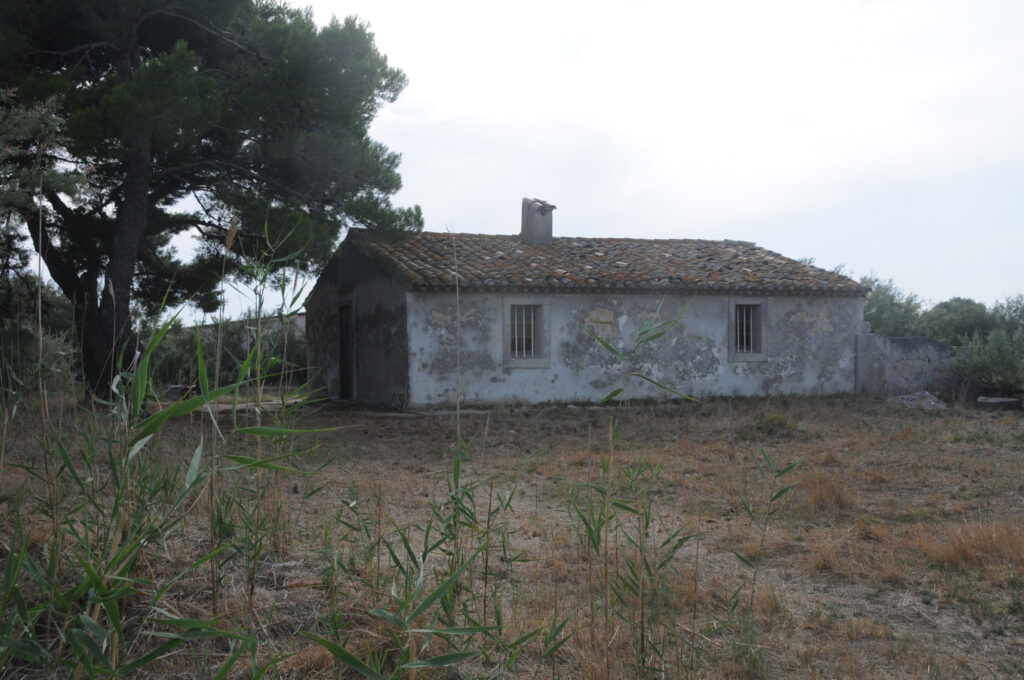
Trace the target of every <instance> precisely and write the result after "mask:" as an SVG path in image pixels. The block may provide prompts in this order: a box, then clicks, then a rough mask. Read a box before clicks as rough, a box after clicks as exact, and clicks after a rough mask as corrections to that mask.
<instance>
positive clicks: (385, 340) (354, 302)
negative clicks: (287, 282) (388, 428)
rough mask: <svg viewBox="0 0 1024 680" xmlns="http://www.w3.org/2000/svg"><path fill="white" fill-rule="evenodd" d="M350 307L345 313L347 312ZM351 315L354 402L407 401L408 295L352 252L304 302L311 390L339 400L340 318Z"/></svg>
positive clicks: (346, 253) (394, 403) (396, 403)
mask: <svg viewBox="0 0 1024 680" xmlns="http://www.w3.org/2000/svg"><path fill="white" fill-rule="evenodd" d="M346 306H347V307H346ZM342 310H346V311H348V312H349V317H348V324H347V325H348V328H349V330H350V338H351V343H350V344H349V345H348V355H349V356H348V360H349V362H350V371H351V373H350V375H351V381H352V383H351V390H350V391H351V397H352V398H353V399H355V400H357V401H360V402H364V403H370V404H386V405H388V406H394V407H398V406H402V405H404V404H405V403H406V402H407V401H408V380H407V369H408V338H407V337H406V319H405V316H406V309H405V290H404V289H403V288H402V287H400V286H398V285H397V284H396V283H395V282H394V280H393V279H392V278H391V277H390V276H388V275H387V274H386V273H385V272H383V271H381V270H380V268H379V267H377V266H376V265H375V264H373V263H372V262H369V261H367V260H366V259H365V258H362V257H358V256H355V255H354V253H353V252H352V251H351V250H348V251H344V250H343V252H342V254H341V256H340V257H337V258H335V259H334V260H333V261H332V262H331V264H330V266H329V267H328V268H327V270H326V271H325V272H324V274H323V275H322V276H321V277H320V280H319V281H318V282H317V285H316V287H315V288H314V289H313V291H312V293H311V294H310V296H309V298H308V299H307V301H306V311H307V320H306V327H307V333H308V342H307V347H308V348H309V349H308V355H309V366H310V378H311V387H312V389H314V390H316V391H318V392H319V393H320V394H323V395H325V396H329V397H331V398H333V399H338V398H340V397H341V396H342V395H344V393H345V390H343V389H342V386H341V380H342V377H343V375H344V372H343V371H342V370H341V361H340V353H341V352H342V351H343V349H344V348H345V345H344V343H342V342H341V338H340V335H341V332H342V329H343V328H345V324H343V323H341V320H340V317H339V313H340V312H341V311H342Z"/></svg>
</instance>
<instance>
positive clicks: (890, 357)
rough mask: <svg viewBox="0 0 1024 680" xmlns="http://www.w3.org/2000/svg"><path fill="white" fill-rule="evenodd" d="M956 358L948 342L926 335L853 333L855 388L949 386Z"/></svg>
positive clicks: (891, 390)
mask: <svg viewBox="0 0 1024 680" xmlns="http://www.w3.org/2000/svg"><path fill="white" fill-rule="evenodd" d="M955 363H956V359H955V357H954V355H953V348H952V347H951V346H950V345H949V343H948V342H943V341H941V340H930V339H928V338H890V337H888V336H885V335H875V334H874V333H862V334H860V335H858V336H857V391H858V392H860V393H862V394H906V393H908V392H919V391H921V390H932V391H942V390H944V389H946V388H948V387H949V386H950V381H951V379H952V375H953V368H954V365H955Z"/></svg>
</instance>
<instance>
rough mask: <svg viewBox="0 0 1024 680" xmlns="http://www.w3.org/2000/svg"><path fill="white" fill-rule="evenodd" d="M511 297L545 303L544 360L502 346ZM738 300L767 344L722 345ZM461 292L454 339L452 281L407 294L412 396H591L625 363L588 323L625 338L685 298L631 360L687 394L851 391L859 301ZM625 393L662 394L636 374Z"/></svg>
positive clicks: (436, 399) (617, 340)
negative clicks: (736, 352) (753, 314)
mask: <svg viewBox="0 0 1024 680" xmlns="http://www.w3.org/2000/svg"><path fill="white" fill-rule="evenodd" d="M509 300H513V301H514V302H515V303H516V304H540V305H542V306H543V307H544V312H543V314H542V317H541V321H540V323H541V326H542V333H541V338H540V340H539V342H540V344H541V345H542V346H541V352H542V355H543V358H544V362H542V363H544V365H543V366H540V367H537V366H532V367H528V368H526V367H523V368H520V367H517V366H516V364H515V362H514V361H510V360H509V359H508V358H507V357H506V356H505V354H506V338H507V335H506V329H505V327H504V325H505V324H504V321H503V314H504V309H505V307H506V305H507V304H509ZM737 302H739V303H743V304H760V305H761V309H762V324H763V343H764V344H763V352H762V353H761V354H760V355H759V356H758V357H757V359H756V360H749V359H750V357H740V358H739V360H737V358H736V357H730V352H729V350H728V347H729V340H730V327H729V319H730V316H731V314H732V309H733V307H732V305H733V304H735V303H737ZM459 304H460V305H461V310H460V311H461V343H460V342H458V338H459V327H460V324H458V323H457V319H458V318H459V316H460V315H459V314H457V313H456V298H455V294H454V293H450V294H438V293H427V294H424V293H408V294H407V301H406V309H407V312H408V339H409V345H410V351H409V364H408V365H409V392H408V405H410V406H424V405H432V404H438V403H451V402H454V401H455V398H456V394H460V396H461V398H462V399H463V400H464V401H467V402H480V403H487V402H548V401H563V402H571V401H597V400H600V399H601V398H603V397H604V396H605V395H606V394H608V393H609V392H610V391H611V390H613V389H615V388H617V387H619V386H621V385H622V380H623V376H624V372H625V370H626V367H625V366H624V365H623V362H622V361H621V360H619V359H617V358H616V357H615V356H613V355H612V354H611V353H609V352H608V351H607V350H605V349H604V348H603V347H601V345H600V344H599V343H598V342H596V341H595V340H594V339H593V338H591V337H590V336H589V335H588V334H587V332H586V330H585V328H590V329H591V330H593V331H594V332H595V333H597V334H598V335H600V336H601V337H602V338H603V339H604V340H606V341H607V342H609V343H611V344H612V345H613V346H615V347H618V348H620V349H625V350H629V349H630V348H631V347H632V346H633V343H634V342H635V340H636V338H637V334H638V332H639V329H640V327H641V326H642V324H643V323H644V322H646V321H651V320H656V319H669V318H672V317H674V316H675V315H676V314H678V313H679V312H680V311H682V310H683V308H684V307H686V306H687V305H689V306H688V307H687V308H686V312H685V314H684V316H683V319H682V320H681V321H680V323H679V324H678V325H677V326H676V327H675V328H674V329H673V330H672V331H670V332H668V333H667V334H666V335H665V336H663V337H661V338H659V339H658V340H656V341H654V342H653V343H650V344H647V345H645V346H644V347H643V348H642V350H641V351H640V352H639V353H638V355H637V358H638V361H637V366H636V367H635V370H637V371H638V372H641V373H644V374H646V375H649V376H650V377H651V378H653V379H655V380H658V381H659V382H662V383H664V384H666V385H670V386H672V387H674V388H675V389H677V390H680V391H682V392H684V393H686V394H690V395H693V396H708V395H760V394H828V393H836V392H852V391H853V390H854V388H855V377H856V336H857V333H858V332H859V331H860V329H861V324H862V319H863V306H864V301H863V298H859V297H743V298H739V297H730V296H700V297H696V298H693V299H690V298H681V297H675V296H664V297H660V296H658V297H654V296H647V295H536V296H519V295H516V296H502V295H498V294H482V293H471V294H463V295H462V296H461V299H460V300H459ZM460 345H461V352H459V351H458V350H457V348H458V347H459V346H460ZM457 356H458V362H457V360H456V359H457ZM743 359H748V360H743ZM457 366H458V370H457V369H456V367H457ZM457 380H458V381H460V383H459V384H458V385H457ZM457 387H458V390H457ZM625 396H627V397H629V398H642V397H654V398H665V397H668V396H671V395H667V394H666V393H664V392H663V391H661V390H659V389H658V388H657V387H655V386H654V385H651V384H650V383H647V382H645V381H642V380H638V379H633V380H632V381H631V382H630V383H629V387H628V389H627V392H626V395H625Z"/></svg>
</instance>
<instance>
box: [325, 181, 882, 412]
mask: <svg viewBox="0 0 1024 680" xmlns="http://www.w3.org/2000/svg"><path fill="white" fill-rule="evenodd" d="M553 209H554V206H551V205H550V204H547V203H545V202H543V201H538V200H536V199H524V201H523V218H522V228H521V231H520V234H519V235H516V236H498V235H483V234H441V233H428V232H424V233H421V234H419V235H417V236H415V237H413V238H411V239H408V240H406V241H403V242H401V243H389V242H383V241H374V240H371V239H369V238H367V235H366V234H365V233H364V232H360V231H358V230H352V231H350V232H349V234H348V236H347V237H346V239H345V241H344V242H343V243H342V245H341V246H340V247H339V249H338V252H337V254H336V255H335V257H334V258H333V259H332V261H331V262H330V264H329V265H328V267H327V268H326V269H325V271H324V273H323V275H322V276H321V278H320V280H319V281H318V283H317V285H316V286H315V287H314V289H313V291H312V292H311V294H310V297H309V299H308V300H307V304H306V311H307V333H308V347H309V364H310V370H311V376H312V378H313V381H314V387H315V388H318V389H319V390H321V391H322V392H323V393H325V394H326V395H328V396H330V397H331V398H334V399H341V400H353V401H358V402H362V403H369V404H384V405H388V406H392V407H421V406H432V405H442V404H451V403H454V402H455V401H456V400H460V401H462V402H465V403H502V402H521V403H545V402H580V401H583V402H592V401H599V400H601V399H602V398H603V397H604V396H605V395H607V394H608V393H609V392H611V391H612V390H614V389H617V388H619V387H622V386H623V384H625V385H626V389H625V392H624V394H623V396H624V397H627V398H665V397H671V396H672V395H671V394H670V393H667V392H665V391H664V390H662V389H660V388H659V387H658V386H656V385H654V384H652V383H650V382H648V381H645V380H642V379H639V378H635V377H634V378H632V379H629V380H626V376H627V374H628V373H629V372H635V373H641V374H643V375H645V376H647V377H649V378H651V379H653V380H656V381H658V382H659V383H662V384H664V385H667V386H670V387H672V388H673V389H675V390H677V391H679V392H682V393H685V394H688V395H692V396H697V397H699V396H711V395H743V396H746V395H775V394H831V393H838V392H853V391H855V389H856V378H857V336H858V334H860V333H861V332H862V331H863V330H864V328H863V326H864V323H863V310H864V296H865V294H866V293H867V289H866V288H864V287H863V286H861V285H860V284H858V283H857V282H855V281H853V280H851V279H849V278H847V277H845V276H842V275H839V274H836V273H834V272H829V271H825V270H822V269H819V268H817V267H813V266H811V265H808V264H805V263H802V262H798V261H796V260H791V259H788V258H785V257H782V256H780V255H778V254H776V253H773V252H771V251H768V250H766V249H764V248H759V247H757V246H756V245H754V244H752V243H749V242H742V241H708V240H697V239H670V240H645V239H629V238H610V239H609V238H605V239H587V238H554V237H553V236H552V233H551V224H552V218H551V212H552V210H553ZM677 316H678V317H679V321H678V322H677V324H676V325H675V326H673V327H672V328H671V329H670V330H669V331H668V332H666V333H665V334H664V335H663V336H662V337H659V338H658V339H657V340H654V341H652V342H650V343H646V344H644V345H642V346H641V347H640V348H639V350H638V351H637V353H636V355H635V357H634V360H633V366H632V368H629V367H628V366H627V365H626V363H625V362H624V361H623V360H622V359H621V358H619V357H617V356H615V354H613V353H612V352H610V351H609V350H608V349H607V348H606V347H604V346H603V345H602V343H601V342H599V341H598V340H596V339H595V338H594V337H593V336H594V335H596V336H598V337H600V338H601V339H602V340H604V341H605V342H606V343H608V344H610V345H611V346H613V347H616V348H618V349H620V350H621V351H622V352H623V353H624V354H626V355H628V354H629V353H630V351H631V350H632V348H633V346H634V344H635V343H636V340H637V337H638V333H639V332H640V330H641V328H642V327H643V326H644V325H645V324H647V325H650V324H653V323H657V322H658V321H662V320H668V319H673V318H676V317H677Z"/></svg>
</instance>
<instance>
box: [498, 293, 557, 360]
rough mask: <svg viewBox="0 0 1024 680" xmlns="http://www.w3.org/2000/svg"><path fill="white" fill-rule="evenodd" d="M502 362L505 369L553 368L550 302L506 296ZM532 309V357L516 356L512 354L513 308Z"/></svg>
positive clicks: (503, 316)
mask: <svg viewBox="0 0 1024 680" xmlns="http://www.w3.org/2000/svg"><path fill="white" fill-rule="evenodd" d="M501 307H502V329H501V345H502V352H501V355H502V361H503V365H504V366H505V368H548V367H549V366H551V334H550V328H549V326H550V324H549V319H550V314H549V307H550V302H548V301H547V300H544V299H541V298H537V297H519V296H505V297H503V298H502V304H501ZM514 307H532V308H533V315H532V319H531V325H532V331H533V333H532V335H533V338H532V345H533V354H532V356H516V355H515V354H513V352H512V338H513V332H514V323H515V320H514V318H513V308H514Z"/></svg>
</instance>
